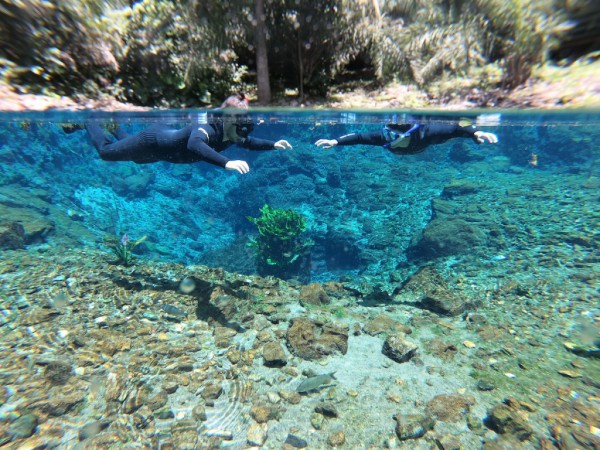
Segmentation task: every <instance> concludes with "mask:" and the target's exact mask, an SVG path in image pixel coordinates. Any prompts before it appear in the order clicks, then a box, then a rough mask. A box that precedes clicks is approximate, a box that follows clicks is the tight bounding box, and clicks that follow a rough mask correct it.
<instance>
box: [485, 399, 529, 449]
mask: <svg viewBox="0 0 600 450" xmlns="http://www.w3.org/2000/svg"><path fill="white" fill-rule="evenodd" d="M484 424H485V426H487V427H488V428H491V429H492V430H494V431H495V432H496V433H498V434H510V435H513V436H514V437H516V438H517V439H519V440H520V441H526V440H528V439H529V438H530V437H531V436H532V435H533V430H532V428H531V427H530V426H529V424H528V423H527V420H526V418H525V415H524V414H523V413H522V412H521V411H520V410H519V409H518V402H516V401H515V400H514V399H510V398H509V399H506V400H505V401H504V403H501V404H500V405H497V406H495V407H494V408H493V409H492V410H491V411H488V415H487V417H486V418H485V420H484Z"/></svg>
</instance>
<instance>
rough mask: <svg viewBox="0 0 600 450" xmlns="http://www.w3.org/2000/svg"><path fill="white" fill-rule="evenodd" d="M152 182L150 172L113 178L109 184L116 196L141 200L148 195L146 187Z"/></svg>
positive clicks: (152, 178)
mask: <svg viewBox="0 0 600 450" xmlns="http://www.w3.org/2000/svg"><path fill="white" fill-rule="evenodd" d="M153 180H154V174H152V173H151V172H146V173H136V174H132V175H129V176H127V177H123V176H113V177H112V178H111V184H112V188H113V191H115V193H117V194H118V195H121V196H123V197H129V198H141V197H145V196H146V195H148V192H150V190H149V189H148V186H149V185H150V183H151V182H152V181H153Z"/></svg>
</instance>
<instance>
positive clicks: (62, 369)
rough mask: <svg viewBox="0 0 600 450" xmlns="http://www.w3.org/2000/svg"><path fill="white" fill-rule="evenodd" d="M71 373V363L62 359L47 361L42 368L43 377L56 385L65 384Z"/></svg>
mask: <svg viewBox="0 0 600 450" xmlns="http://www.w3.org/2000/svg"><path fill="white" fill-rule="evenodd" d="M72 374H73V368H72V367H71V364H69V363H68V362H63V361H52V362H50V363H48V364H47V365H46V368H45V369H44V377H45V378H46V379H47V380H48V381H50V383H52V384H54V385H58V386H62V385H63V384H66V383H67V381H68V380H69V378H71V375H72Z"/></svg>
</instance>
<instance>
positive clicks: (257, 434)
mask: <svg viewBox="0 0 600 450" xmlns="http://www.w3.org/2000/svg"><path fill="white" fill-rule="evenodd" d="M268 429H269V426H268V425H267V424H266V423H253V424H250V426H249V427H248V431H247V432H246V442H247V443H248V445H251V446H253V447H262V446H263V445H264V444H265V442H266V441H267V430H268Z"/></svg>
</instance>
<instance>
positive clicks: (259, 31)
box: [253, 0, 271, 105]
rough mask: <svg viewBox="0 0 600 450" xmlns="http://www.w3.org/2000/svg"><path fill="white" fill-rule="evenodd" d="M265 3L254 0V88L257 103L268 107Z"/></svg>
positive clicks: (268, 82) (269, 93) (268, 87)
mask: <svg viewBox="0 0 600 450" xmlns="http://www.w3.org/2000/svg"><path fill="white" fill-rule="evenodd" d="M265 20H266V16H265V2H264V0H254V20H253V23H255V27H256V30H255V37H254V42H255V46H256V86H257V90H258V103H260V104H261V105H268V104H269V103H270V102H271V82H270V80H269V54H268V49H267V29H266V24H265Z"/></svg>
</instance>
